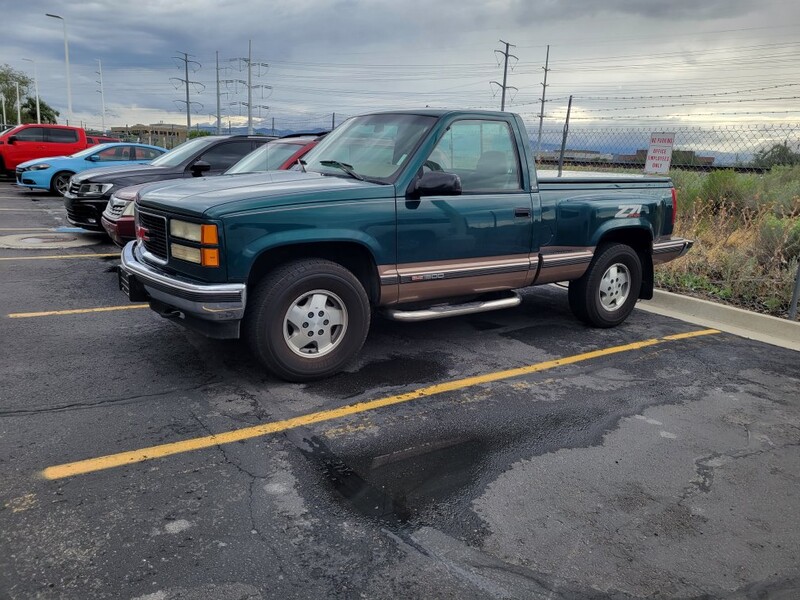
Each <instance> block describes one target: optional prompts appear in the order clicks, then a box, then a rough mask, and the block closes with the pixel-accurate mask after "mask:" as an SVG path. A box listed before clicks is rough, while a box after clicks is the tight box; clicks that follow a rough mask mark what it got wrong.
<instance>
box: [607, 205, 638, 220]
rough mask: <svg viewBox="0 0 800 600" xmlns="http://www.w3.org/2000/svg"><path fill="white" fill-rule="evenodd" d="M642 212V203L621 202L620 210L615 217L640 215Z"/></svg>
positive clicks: (624, 217)
mask: <svg viewBox="0 0 800 600" xmlns="http://www.w3.org/2000/svg"><path fill="white" fill-rule="evenodd" d="M641 214H642V205H641V204H620V205H619V211H617V214H615V215H614V218H615V219H628V218H631V217H638V216H640V215H641Z"/></svg>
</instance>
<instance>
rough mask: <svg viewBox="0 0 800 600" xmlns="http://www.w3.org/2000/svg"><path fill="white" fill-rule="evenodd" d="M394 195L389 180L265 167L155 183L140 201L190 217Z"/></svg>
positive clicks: (144, 191)
mask: <svg viewBox="0 0 800 600" xmlns="http://www.w3.org/2000/svg"><path fill="white" fill-rule="evenodd" d="M393 196H394V186H392V185H385V184H378V183H371V182H367V181H359V180H357V179H351V178H346V177H338V176H332V175H321V174H320V173H314V172H309V173H303V172H302V171H269V172H266V173H258V174H254V175H219V176H217V177H209V178H207V179H206V178H198V179H190V180H185V179H181V180H178V181H176V180H172V181H163V182H160V183H154V184H151V185H148V186H147V187H146V188H144V189H143V190H142V192H141V193H140V197H139V205H140V206H142V207H144V208H148V207H149V208H154V209H158V210H163V211H167V212H173V213H180V214H185V215H191V216H203V215H204V216H206V217H210V218H220V217H222V216H224V215H226V214H230V213H232V212H241V211H246V210H253V209H263V208H273V207H277V206H286V205H298V204H306V203H311V202H320V201H325V202H331V201H338V200H356V199H360V198H384V197H386V198H389V197H393Z"/></svg>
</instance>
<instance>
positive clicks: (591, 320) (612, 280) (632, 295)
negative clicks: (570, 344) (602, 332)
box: [568, 244, 642, 327]
mask: <svg viewBox="0 0 800 600" xmlns="http://www.w3.org/2000/svg"><path fill="white" fill-rule="evenodd" d="M641 286H642V263H641V261H640V259H639V255H638V254H637V253H636V251H635V250H634V249H633V248H631V247H630V246H626V245H625V244H606V245H602V246H600V247H599V248H598V249H597V252H596V253H595V256H594V259H593V260H592V264H591V265H589V269H588V270H587V271H586V273H584V275H583V277H581V278H580V279H576V280H575V281H571V282H570V284H569V294H568V296H569V307H570V309H571V310H572V313H573V314H574V315H575V316H576V317H577V318H578V319H580V320H581V321H584V322H585V323H588V324H590V325H594V326H595V327H614V326H616V325H619V324H620V323H622V322H623V321H624V320H625V319H627V318H628V315H630V314H631V312H632V311H633V307H634V306H635V305H636V300H637V299H638V298H639V290H640V288H641Z"/></svg>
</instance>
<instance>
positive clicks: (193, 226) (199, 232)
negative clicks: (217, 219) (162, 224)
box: [169, 219, 219, 244]
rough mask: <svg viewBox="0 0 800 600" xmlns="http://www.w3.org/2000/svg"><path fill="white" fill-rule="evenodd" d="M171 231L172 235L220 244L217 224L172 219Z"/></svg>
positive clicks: (203, 242)
mask: <svg viewBox="0 0 800 600" xmlns="http://www.w3.org/2000/svg"><path fill="white" fill-rule="evenodd" d="M169 233H170V235H172V237H176V238H180V239H182V240H189V241H190V242H198V243H201V244H218V243H219V235H218V234H217V226H216V225H205V224H204V225H201V224H199V223H188V222H187V221H179V220H177V219H172V220H171V221H170V222H169Z"/></svg>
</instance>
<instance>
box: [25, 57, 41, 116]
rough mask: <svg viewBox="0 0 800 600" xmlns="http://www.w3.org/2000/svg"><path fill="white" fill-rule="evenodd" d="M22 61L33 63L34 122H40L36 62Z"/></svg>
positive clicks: (30, 59)
mask: <svg viewBox="0 0 800 600" xmlns="http://www.w3.org/2000/svg"><path fill="white" fill-rule="evenodd" d="M22 60H24V61H27V62H29V63H33V85H34V88H35V90H36V122H37V123H41V122H42V112H41V111H40V110H39V75H38V72H37V70H36V61H35V60H33V59H32V58H23V59H22Z"/></svg>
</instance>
